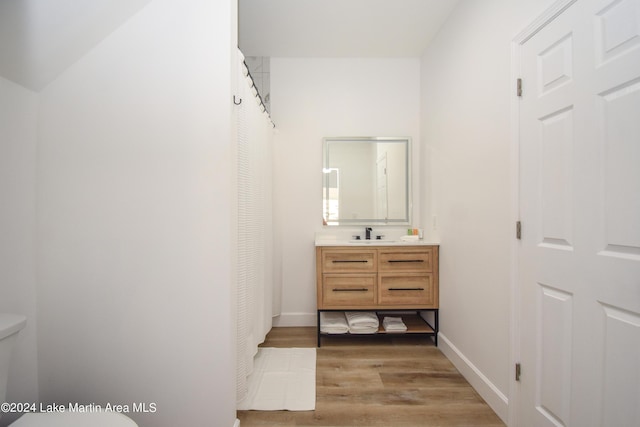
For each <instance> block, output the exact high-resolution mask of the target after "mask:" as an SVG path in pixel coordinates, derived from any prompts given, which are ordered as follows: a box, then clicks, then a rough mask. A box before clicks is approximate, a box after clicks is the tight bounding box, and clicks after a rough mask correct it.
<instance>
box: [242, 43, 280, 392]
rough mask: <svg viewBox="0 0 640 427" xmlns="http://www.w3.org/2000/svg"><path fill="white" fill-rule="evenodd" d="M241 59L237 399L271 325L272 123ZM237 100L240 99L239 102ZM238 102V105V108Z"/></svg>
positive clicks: (245, 387) (245, 390) (243, 390)
mask: <svg viewBox="0 0 640 427" xmlns="http://www.w3.org/2000/svg"><path fill="white" fill-rule="evenodd" d="M238 57H239V61H240V66H239V75H238V80H239V84H238V91H237V95H236V96H235V98H234V102H235V103H236V108H237V153H236V158H237V195H238V205H237V231H238V235H237V238H238V240H237V243H238V245H237V264H236V277H237V283H236V296H237V400H238V401H241V400H242V399H243V398H244V397H245V396H246V394H247V380H246V379H247V376H248V375H249V374H250V373H251V371H252V368H253V357H254V355H255V354H256V352H257V350H258V344H260V343H261V342H263V341H264V339H265V336H266V334H267V333H268V332H269V330H270V329H271V325H272V304H273V260H272V242H273V237H272V228H273V227H272V202H271V183H272V179H271V175H272V172H271V164H272V161H271V159H272V154H271V153H272V142H273V124H272V122H271V119H270V118H269V115H268V113H266V112H265V109H264V107H263V106H262V104H261V102H260V99H259V98H258V97H257V96H255V88H254V87H253V82H252V80H251V77H250V76H249V72H248V70H247V69H246V67H245V66H244V57H243V56H242V54H241V53H240V52H238ZM240 100H241V101H240ZM238 103H239V105H237V104H238Z"/></svg>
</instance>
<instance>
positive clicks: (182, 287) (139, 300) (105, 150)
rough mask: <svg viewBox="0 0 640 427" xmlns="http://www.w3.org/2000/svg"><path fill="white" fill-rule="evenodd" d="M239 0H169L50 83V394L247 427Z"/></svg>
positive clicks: (46, 127)
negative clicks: (235, 74) (241, 315)
mask: <svg viewBox="0 0 640 427" xmlns="http://www.w3.org/2000/svg"><path fill="white" fill-rule="evenodd" d="M232 3H233V2H232V1H231V0H229V1H226V2H224V1H223V2H210V1H205V0H197V1H190V2H178V1H174V0H154V1H152V2H150V4H149V5H147V6H146V7H145V8H144V9H142V10H141V11H140V12H139V13H138V14H136V15H135V16H133V17H132V18H131V19H130V20H129V21H127V22H126V23H125V24H124V25H122V26H121V27H120V28H119V29H117V30H116V31H115V32H114V33H112V34H111V35H110V36H108V37H107V38H106V39H105V40H104V41H103V42H102V43H100V44H99V45H97V46H96V48H94V49H93V50H92V51H91V52H89V53H88V54H87V55H86V56H85V57H83V58H82V59H81V60H80V61H79V62H77V63H76V64H75V65H73V66H72V67H71V68H69V69H68V70H67V71H65V72H64V73H63V74H62V75H61V76H60V77H59V78H58V79H57V80H56V81H54V82H53V83H52V84H50V85H49V86H48V87H46V88H45V90H44V91H43V92H42V94H41V102H42V104H41V115H40V124H39V126H40V135H41V136H40V146H39V151H38V157H37V159H38V176H37V183H38V189H39V199H38V204H39V206H38V235H39V239H40V245H39V251H38V276H39V277H38V300H39V308H38V314H39V319H40V323H39V333H38V335H39V340H38V345H39V372H40V395H41V399H42V401H43V402H45V403H48V402H58V403H67V402H80V403H93V402H94V403H97V404H103V405H104V404H106V403H122V404H131V403H133V402H146V403H156V404H157V412H156V413H152V414H140V413H136V414H130V416H131V417H132V418H133V419H134V420H135V421H136V422H138V424H139V425H140V426H141V427H145V426H166V427H174V426H177V425H185V426H186V425H194V426H203V425H216V426H222V427H225V426H231V425H233V422H234V420H235V384H234V381H235V379H234V378H235V375H234V372H235V367H234V365H235V358H234V351H235V348H234V343H233V340H234V338H233V335H232V332H233V329H234V328H233V326H234V325H233V324H232V313H231V310H232V304H231V302H232V296H231V288H230V276H231V260H230V255H229V254H230V246H231V245H230V241H231V240H230V239H231V237H230V231H229V229H230V225H231V215H230V212H231V198H232V195H231V194H230V190H231V185H230V176H231V170H230V168H231V166H230V158H231V157H230V156H231V154H230V147H231V142H230V133H231V130H230V119H231V111H230V109H231V92H230V81H231V80H230V68H231V65H230V58H231V56H232V52H231V47H232V46H234V45H235V43H236V42H235V40H232V37H233V36H232V35H233V34H235V27H234V25H235V24H234V23H233V22H232V19H235V14H234V12H233V9H234V8H235V5H233V4H232Z"/></svg>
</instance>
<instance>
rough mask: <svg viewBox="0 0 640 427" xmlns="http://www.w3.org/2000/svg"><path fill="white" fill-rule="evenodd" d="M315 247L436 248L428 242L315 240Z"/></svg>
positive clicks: (431, 242) (433, 243)
mask: <svg viewBox="0 0 640 427" xmlns="http://www.w3.org/2000/svg"><path fill="white" fill-rule="evenodd" d="M315 244H316V246H438V245H439V244H440V243H438V242H433V241H429V240H420V239H418V240H406V241H404V240H375V239H374V240H337V239H316V241H315Z"/></svg>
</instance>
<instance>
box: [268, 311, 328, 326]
mask: <svg viewBox="0 0 640 427" xmlns="http://www.w3.org/2000/svg"><path fill="white" fill-rule="evenodd" d="M317 322H318V315H317V314H316V313H282V314H280V315H279V316H275V317H274V318H273V326H274V327H293V326H316V325H317Z"/></svg>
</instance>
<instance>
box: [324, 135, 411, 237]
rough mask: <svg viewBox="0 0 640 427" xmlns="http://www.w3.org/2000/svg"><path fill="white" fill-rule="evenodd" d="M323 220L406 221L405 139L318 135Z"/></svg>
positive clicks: (331, 222)
mask: <svg viewBox="0 0 640 427" xmlns="http://www.w3.org/2000/svg"><path fill="white" fill-rule="evenodd" d="M323 142H324V146H323V149H324V154H323V158H324V159H323V169H322V172H323V192H322V194H323V200H322V217H323V219H324V223H325V224H326V225H356V224H360V225H362V224H388V225H402V224H409V223H410V216H409V213H410V205H411V200H410V194H411V185H410V184H411V182H410V178H409V177H410V176H411V175H410V156H409V153H410V152H411V151H410V142H411V141H410V139H409V138H407V137H402V138H399V137H346V138H324V141H323Z"/></svg>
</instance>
